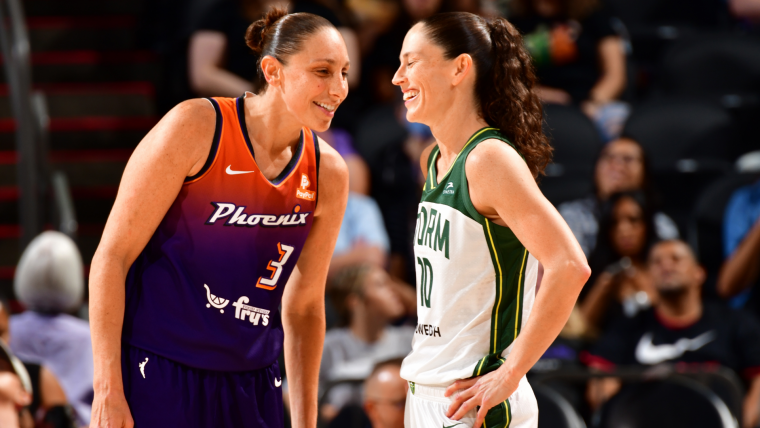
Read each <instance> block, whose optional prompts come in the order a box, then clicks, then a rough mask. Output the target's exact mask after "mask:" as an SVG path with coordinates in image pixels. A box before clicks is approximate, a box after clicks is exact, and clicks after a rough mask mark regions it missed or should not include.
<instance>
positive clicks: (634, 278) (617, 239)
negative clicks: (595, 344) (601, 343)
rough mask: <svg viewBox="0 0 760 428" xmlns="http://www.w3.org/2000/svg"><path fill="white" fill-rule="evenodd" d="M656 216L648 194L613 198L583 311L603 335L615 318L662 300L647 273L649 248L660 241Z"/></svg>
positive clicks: (594, 255)
mask: <svg viewBox="0 0 760 428" xmlns="http://www.w3.org/2000/svg"><path fill="white" fill-rule="evenodd" d="M654 218H655V217H654V213H653V212H652V209H651V204H650V202H649V201H648V200H647V198H646V194H645V193H644V192H642V191H630V192H620V193H615V194H613V195H612V196H611V197H610V199H609V200H608V201H607V202H606V204H605V205H604V207H603V208H602V221H601V223H600V226H599V235H598V240H597V245H596V248H595V249H594V252H593V253H592V254H591V257H590V258H589V265H590V266H591V269H592V271H593V272H594V275H593V277H592V278H591V280H590V281H589V286H587V287H585V288H584V290H583V296H582V297H581V304H580V310H581V313H582V314H583V316H584V318H585V321H586V324H587V327H588V328H590V329H591V331H592V332H600V331H601V330H603V327H604V325H606V323H607V321H608V320H610V319H611V317H612V316H613V315H614V314H617V313H620V312H623V313H625V314H627V315H628V316H633V315H635V314H636V312H638V311H639V310H640V309H645V308H647V307H649V306H651V305H652V303H653V302H654V300H655V299H656V295H657V293H655V291H654V288H653V286H652V281H651V279H650V278H649V275H648V274H647V272H646V261H647V256H648V254H649V249H650V248H651V247H652V245H654V244H655V242H657V240H658V238H657V234H656V231H655V220H654Z"/></svg>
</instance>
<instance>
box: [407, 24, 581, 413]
mask: <svg viewBox="0 0 760 428" xmlns="http://www.w3.org/2000/svg"><path fill="white" fill-rule="evenodd" d="M400 57H401V66H400V67H399V69H398V71H397V72H396V75H395V76H394V80H393V82H394V83H395V84H396V85H398V86H400V87H401V90H402V92H403V93H404V100H405V102H406V107H407V119H408V120H409V121H410V122H420V123H424V124H426V125H428V126H429V127H430V129H431V130H432V133H433V136H434V137H435V139H436V141H437V144H436V145H434V146H432V147H430V148H429V149H426V150H425V151H424V152H423V155H422V158H421V159H420V165H421V167H422V170H423V171H424V173H425V175H426V177H425V178H426V182H425V186H424V188H423V194H422V201H421V203H420V205H419V209H418V216H417V232H416V236H415V238H414V252H415V256H416V259H415V260H416V265H417V279H418V281H417V288H418V296H419V306H418V308H417V314H418V322H419V324H418V325H417V328H416V331H415V335H414V339H413V342H412V352H411V354H409V356H408V357H407V358H406V359H405V360H404V364H403V367H402V370H401V375H402V377H403V378H404V379H406V380H408V381H409V382H410V392H409V394H408V397H407V404H406V420H405V425H406V426H407V427H410V428H417V427H436V428H438V427H440V426H451V425H452V424H454V425H456V424H457V422H459V423H462V424H466V425H468V426H474V427H480V426H481V424H483V423H484V421H485V424H486V426H488V427H489V428H491V427H506V426H510V427H512V428H527V427H536V426H537V424H538V407H537V405H536V400H535V396H534V395H533V392H532V390H531V388H530V385H529V384H528V382H527V380H526V379H525V373H526V372H527V371H528V370H529V369H530V367H532V366H533V364H534V363H535V362H536V361H537V360H538V359H539V357H541V355H542V354H543V353H544V351H545V350H546V348H547V347H548V346H549V345H550V344H551V343H552V341H553V340H554V339H555V338H556V337H557V334H558V333H559V331H560V330H561V329H562V327H563V326H564V324H565V322H566V320H567V318H568V316H569V315H570V311H571V310H572V308H573V305H574V303H575V300H576V298H577V296H578V293H579V292H580V289H581V287H582V286H583V283H585V281H586V280H587V279H588V276H589V268H588V266H587V264H586V259H585V257H584V255H583V252H582V251H581V248H580V246H579V245H578V243H577V241H576V240H575V239H574V238H573V235H572V232H570V229H569V228H568V227H567V225H566V224H565V222H564V221H563V220H562V217H560V215H559V213H558V212H557V211H556V210H555V209H554V207H553V206H552V205H551V204H550V203H549V202H548V201H547V200H546V198H544V196H543V195H542V194H541V192H540V190H539V189H538V186H537V184H536V178H537V177H538V176H539V175H540V174H541V173H542V172H543V170H544V168H545V167H546V165H547V163H548V162H549V160H550V158H551V147H550V146H549V144H548V142H547V139H546V137H545V136H544V135H543V133H542V130H541V122H542V112H541V105H540V102H539V99H538V96H537V95H536V93H535V76H534V72H533V68H532V65H531V58H530V55H529V54H528V53H527V51H526V50H525V48H524V47H523V41H522V38H521V37H520V34H519V32H518V31H517V30H516V29H515V27H513V26H512V24H510V23H509V22H508V21H507V20H505V19H502V18H498V19H494V20H486V19H483V18H481V17H479V16H477V15H473V14H471V13H464V12H458V13H445V14H438V15H434V16H432V17H430V18H427V19H423V20H422V21H420V22H419V23H418V24H416V25H415V26H414V27H412V29H411V30H409V32H408V33H407V35H406V38H405V40H404V45H403V48H402V51H401V55H400ZM539 260H540V261H541V263H542V264H543V266H544V273H543V279H542V283H541V293H538V294H536V290H537V282H538V281H537V279H538V271H539V262H538V261H539Z"/></svg>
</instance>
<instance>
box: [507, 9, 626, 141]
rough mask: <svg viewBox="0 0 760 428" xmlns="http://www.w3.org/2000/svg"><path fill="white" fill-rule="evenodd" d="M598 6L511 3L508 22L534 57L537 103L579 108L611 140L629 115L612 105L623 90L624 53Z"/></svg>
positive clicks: (606, 15)
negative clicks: (540, 101)
mask: <svg viewBox="0 0 760 428" xmlns="http://www.w3.org/2000/svg"><path fill="white" fill-rule="evenodd" d="M597 3H598V2H597V1H596V0H513V1H512V2H511V5H510V8H511V10H510V12H511V14H510V21H511V22H512V23H513V24H514V25H515V27H517V28H518V29H519V30H520V32H521V33H523V38H524V41H525V46H526V47H527V48H528V50H529V51H530V53H531V55H532V56H533V63H534V65H535V66H536V76H537V77H538V82H539V84H540V86H539V96H540V97H541V100H542V101H544V102H547V103H554V104H576V105H579V106H580V107H581V108H582V109H583V111H584V112H585V113H586V114H587V115H588V116H589V117H591V118H592V119H594V120H595V122H597V125H598V126H599V127H600V131H602V137H603V138H605V139H606V140H611V139H613V138H614V137H617V136H618V135H619V133H620V131H621V130H622V124H623V119H624V117H627V112H628V110H627V107H626V106H625V105H623V104H622V103H618V102H616V100H618V99H619V97H620V95H621V94H622V92H623V90H624V89H625V85H626V72H625V67H626V66H625V51H624V48H623V41H622V38H621V37H620V36H619V35H618V33H617V32H616V31H615V28H614V27H613V17H612V16H611V15H610V14H609V13H607V12H606V9H604V8H601V7H598V6H597ZM616 112H619V113H618V114H617V117H616V118H615V119H613V118H612V116H614V115H615V113H616Z"/></svg>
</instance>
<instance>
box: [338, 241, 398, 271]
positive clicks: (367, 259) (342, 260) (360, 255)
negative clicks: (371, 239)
mask: <svg viewBox="0 0 760 428" xmlns="http://www.w3.org/2000/svg"><path fill="white" fill-rule="evenodd" d="M386 261H387V256H386V253H385V250H383V249H382V248H380V247H374V246H372V247H370V246H360V247H358V248H357V247H354V248H352V249H350V250H348V251H346V252H344V253H341V254H338V255H335V256H333V257H332V259H331V260H330V270H329V271H328V272H329V273H328V276H329V277H332V276H334V275H335V274H337V273H338V272H340V271H341V270H342V269H343V268H345V267H348V266H352V265H358V264H371V265H373V266H378V267H380V268H385V263H386Z"/></svg>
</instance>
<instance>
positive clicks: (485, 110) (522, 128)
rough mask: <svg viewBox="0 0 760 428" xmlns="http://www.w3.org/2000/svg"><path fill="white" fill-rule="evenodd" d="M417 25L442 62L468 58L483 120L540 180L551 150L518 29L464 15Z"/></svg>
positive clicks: (434, 18)
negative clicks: (440, 53)
mask: <svg viewBox="0 0 760 428" xmlns="http://www.w3.org/2000/svg"><path fill="white" fill-rule="evenodd" d="M421 22H422V25H423V28H424V30H425V32H426V34H427V35H428V37H429V38H430V40H431V41H433V43H435V44H436V45H438V46H440V47H442V48H443V50H444V57H445V58H446V59H453V58H456V57H458V56H459V55H462V54H469V55H470V56H471V57H472V60H473V63H474V64H475V73H476V81H475V96H476V101H477V102H478V104H479V105H480V114H481V116H482V117H483V120H485V121H486V123H488V125H489V126H493V127H495V128H499V130H500V131H501V133H502V134H504V136H505V137H507V139H508V140H509V141H510V142H511V143H512V144H514V145H515V147H516V148H517V151H518V152H520V154H522V156H523V157H524V158H525V162H526V163H527V164H528V167H529V168H530V171H531V173H533V176H534V177H536V178H538V177H539V176H540V175H543V174H544V169H545V168H546V165H547V164H549V162H550V161H551V157H552V150H553V149H552V147H551V145H550V144H549V141H548V139H547V138H546V136H545V135H544V132H543V129H542V128H541V123H542V121H543V109H542V107H541V102H540V101H539V98H538V95H537V94H536V92H535V90H534V88H535V86H536V74H535V71H534V69H533V60H532V58H531V56H530V54H529V53H528V51H527V50H525V48H524V47H523V41H522V36H520V33H519V32H518V31H517V29H516V28H515V27H514V26H513V25H512V24H511V23H509V22H508V21H507V20H506V19H504V18H495V19H492V20H486V19H484V18H481V17H480V16H478V15H475V14H472V13H468V12H450V13H440V14H437V15H433V16H432V17H430V18H427V19H424V20H422V21H421Z"/></svg>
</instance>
